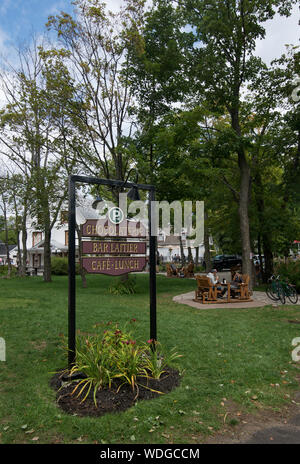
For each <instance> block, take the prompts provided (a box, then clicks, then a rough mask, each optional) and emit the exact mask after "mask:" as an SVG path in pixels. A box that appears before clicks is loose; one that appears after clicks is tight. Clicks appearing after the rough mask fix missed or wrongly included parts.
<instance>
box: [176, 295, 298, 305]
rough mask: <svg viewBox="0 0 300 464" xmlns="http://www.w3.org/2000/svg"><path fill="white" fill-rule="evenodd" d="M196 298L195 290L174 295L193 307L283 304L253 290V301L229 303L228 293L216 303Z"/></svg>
mask: <svg viewBox="0 0 300 464" xmlns="http://www.w3.org/2000/svg"><path fill="white" fill-rule="evenodd" d="M194 298H195V292H194V291H193V292H188V293H183V294H182V295H177V296H174V297H173V301H175V303H181V304H185V305H188V306H192V307H193V308H198V309H209V308H210V309H216V308H224V309H230V308H258V307H262V306H267V305H270V304H271V305H273V306H274V307H276V306H279V305H280V304H281V303H277V302H275V301H273V300H271V299H270V298H269V297H268V296H267V295H266V294H265V292H253V295H252V296H251V299H252V300H253V301H246V302H244V303H243V302H240V301H239V300H236V302H235V303H227V302H226V295H225V297H224V298H223V299H222V300H220V302H219V303H216V304H203V303H200V302H197V301H193V299H194ZM289 304H290V303H289Z"/></svg>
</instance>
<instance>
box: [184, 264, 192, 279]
mask: <svg viewBox="0 0 300 464" xmlns="http://www.w3.org/2000/svg"><path fill="white" fill-rule="evenodd" d="M183 272H184V277H194V263H190V264H188V265H187V266H185V267H184V269H183Z"/></svg>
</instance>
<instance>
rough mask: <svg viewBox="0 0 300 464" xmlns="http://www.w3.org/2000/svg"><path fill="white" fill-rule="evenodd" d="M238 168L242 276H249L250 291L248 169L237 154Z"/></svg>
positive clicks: (243, 160)
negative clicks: (239, 175) (239, 177)
mask: <svg viewBox="0 0 300 464" xmlns="http://www.w3.org/2000/svg"><path fill="white" fill-rule="evenodd" d="M239 167H240V173H241V188H240V198H239V218H240V231H241V239H242V259H243V274H248V275H249V276H250V285H249V287H250V289H252V280H253V278H252V262H251V258H250V254H251V242H250V224H249V194H250V168H249V165H248V163H247V160H246V158H245V154H244V153H243V152H242V151H240V153H239Z"/></svg>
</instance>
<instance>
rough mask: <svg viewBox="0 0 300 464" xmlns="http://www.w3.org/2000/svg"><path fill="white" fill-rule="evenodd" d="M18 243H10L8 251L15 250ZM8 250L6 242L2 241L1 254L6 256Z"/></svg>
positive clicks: (0, 243) (0, 244)
mask: <svg viewBox="0 0 300 464" xmlns="http://www.w3.org/2000/svg"><path fill="white" fill-rule="evenodd" d="M16 246H17V245H8V251H11V250H13V249H14V248H16ZM6 255H7V251H6V246H5V243H4V242H0V256H6Z"/></svg>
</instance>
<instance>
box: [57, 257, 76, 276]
mask: <svg viewBox="0 0 300 464" xmlns="http://www.w3.org/2000/svg"><path fill="white" fill-rule="evenodd" d="M51 272H52V274H53V275H60V276H62V275H68V258H62V257H60V256H51ZM76 274H77V275H78V274H79V264H78V263H76Z"/></svg>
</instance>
